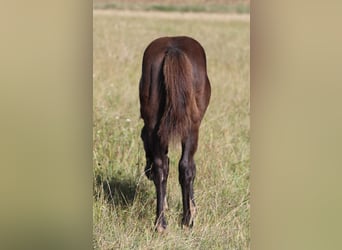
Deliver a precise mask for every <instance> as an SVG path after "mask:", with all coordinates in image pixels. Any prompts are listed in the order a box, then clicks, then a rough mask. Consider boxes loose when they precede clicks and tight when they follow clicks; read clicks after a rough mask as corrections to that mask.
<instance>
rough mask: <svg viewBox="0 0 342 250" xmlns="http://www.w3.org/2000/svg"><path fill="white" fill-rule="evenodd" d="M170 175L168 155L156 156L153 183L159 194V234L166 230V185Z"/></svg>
mask: <svg viewBox="0 0 342 250" xmlns="http://www.w3.org/2000/svg"><path fill="white" fill-rule="evenodd" d="M168 175H169V159H168V157H167V155H165V154H164V155H162V156H155V157H154V162H153V182H154V185H155V187H156V193H157V211H156V221H155V227H156V230H157V231H158V232H163V231H164V230H165V229H166V226H167V224H166V220H165V210H166V209H167V202H166V185H167V178H168Z"/></svg>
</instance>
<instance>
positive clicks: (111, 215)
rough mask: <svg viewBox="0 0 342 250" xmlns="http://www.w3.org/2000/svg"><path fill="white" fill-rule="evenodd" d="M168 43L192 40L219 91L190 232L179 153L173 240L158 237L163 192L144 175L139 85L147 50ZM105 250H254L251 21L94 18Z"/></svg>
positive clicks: (97, 182) (173, 160)
mask: <svg viewBox="0 0 342 250" xmlns="http://www.w3.org/2000/svg"><path fill="white" fill-rule="evenodd" d="M165 35H188V36H192V37H194V38H195V39H197V40H198V41H200V43H201V44H202V45H203V47H204V48H205V50H206V54H207V61H208V74H209V78H210V81H211V86H212V96H211V102H210V105H209V108H208V110H207V113H206V115H205V118H204V120H203V122H202V125H201V129H200V140H199V148H198V151H197V153H196V155H195V160H196V163H197V176H196V180H195V198H196V203H197V206H198V214H197V217H196V219H195V225H194V228H193V229H192V230H191V231H190V232H185V231H183V230H182V229H181V228H180V219H181V211H182V203H181V190H180V186H179V184H178V167H177V163H178V160H179V153H180V148H179V146H175V147H172V148H170V154H169V156H170V164H171V165H170V174H169V180H168V191H167V193H168V202H169V210H168V211H167V213H166V218H167V221H168V224H169V226H168V233H167V234H165V235H158V234H157V233H155V232H154V231H153V222H154V219H155V217H154V216H155V204H156V201H155V190H154V185H153V183H152V182H151V181H149V180H147V178H146V177H145V176H144V164H145V158H144V151H143V145H142V142H141V140H140V130H141V128H142V126H143V122H142V120H141V119H139V100H138V82H139V77H140V73H141V60H142V55H143V51H144V49H145V48H146V46H147V45H148V43H149V42H151V41H152V40H153V39H155V38H157V37H159V36H165ZM93 37H94V38H93V39H94V42H93V46H94V50H93V53H94V54H93V61H94V65H93V79H94V87H93V88H94V89H93V96H94V100H93V102H94V104H93V105H94V117H93V120H94V127H93V129H94V149H93V152H94V199H93V201H94V203H93V223H94V227H93V244H94V248H95V249H119V248H120V249H189V248H194V249H249V246H250V203H249V196H250V194H249V174H250V169H249V167H250V141H249V129H250V127H249V63H250V60H249V52H250V47H249V22H246V21H244V22H242V21H224V20H222V21H220V20H216V21H215V20H210V21H208V20H207V21H205V20H188V19H187V20H183V19H182V20H181V19H179V20H175V19H156V18H143V17H128V16H127V17H126V16H120V17H119V16H108V15H103V16H101V15H94V31H93Z"/></svg>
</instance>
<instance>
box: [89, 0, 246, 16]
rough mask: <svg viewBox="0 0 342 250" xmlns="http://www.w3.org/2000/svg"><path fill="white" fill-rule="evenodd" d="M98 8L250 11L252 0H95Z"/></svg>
mask: <svg viewBox="0 0 342 250" xmlns="http://www.w3.org/2000/svg"><path fill="white" fill-rule="evenodd" d="M93 6H94V8H96V9H129V10H132V9H133V10H147V11H151V10H158V11H167V12H170V11H171V12H172V11H179V12H221V13H249V12H250V0H192V1H184V0H166V1H160V0H128V1H127V0H126V1H124V0H94V1H93Z"/></svg>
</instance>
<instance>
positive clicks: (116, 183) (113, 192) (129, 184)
mask: <svg viewBox="0 0 342 250" xmlns="http://www.w3.org/2000/svg"><path fill="white" fill-rule="evenodd" d="M94 184H95V189H94V195H95V197H96V198H97V199H98V198H99V197H100V196H101V193H102V194H103V197H104V199H105V201H106V202H107V203H108V204H110V205H114V206H118V205H119V206H121V207H128V206H131V205H132V204H133V202H134V200H135V199H136V198H137V194H138V192H139V194H140V195H139V196H144V195H148V190H147V188H146V187H144V186H142V185H137V184H138V183H137V182H136V181H135V179H134V178H133V177H131V178H130V177H123V176H112V177H111V178H110V179H107V178H103V177H102V176H101V175H97V176H96V179H95V183H94Z"/></svg>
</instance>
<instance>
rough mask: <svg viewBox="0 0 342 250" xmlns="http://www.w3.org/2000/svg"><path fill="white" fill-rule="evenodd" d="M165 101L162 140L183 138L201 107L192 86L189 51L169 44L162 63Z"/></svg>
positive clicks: (161, 129) (165, 141) (161, 131)
mask: <svg viewBox="0 0 342 250" xmlns="http://www.w3.org/2000/svg"><path fill="white" fill-rule="evenodd" d="M163 75H164V85H165V90H166V104H165V110H164V114H163V116H162V118H161V122H160V126H159V131H158V134H159V136H160V138H161V143H163V144H165V143H166V144H167V143H168V142H169V140H170V139H173V138H179V137H180V138H184V137H185V136H186V135H187V134H188V132H189V129H190V128H191V124H192V123H193V122H194V121H196V120H197V119H198V116H199V111H198V108H197V104H196V99H195V93H194V90H193V73H192V64H191V62H190V60H189V58H188V57H187V56H186V54H185V53H184V52H183V51H181V50H179V49H177V48H170V49H169V50H168V52H167V53H166V56H165V59H164V66H163Z"/></svg>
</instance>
